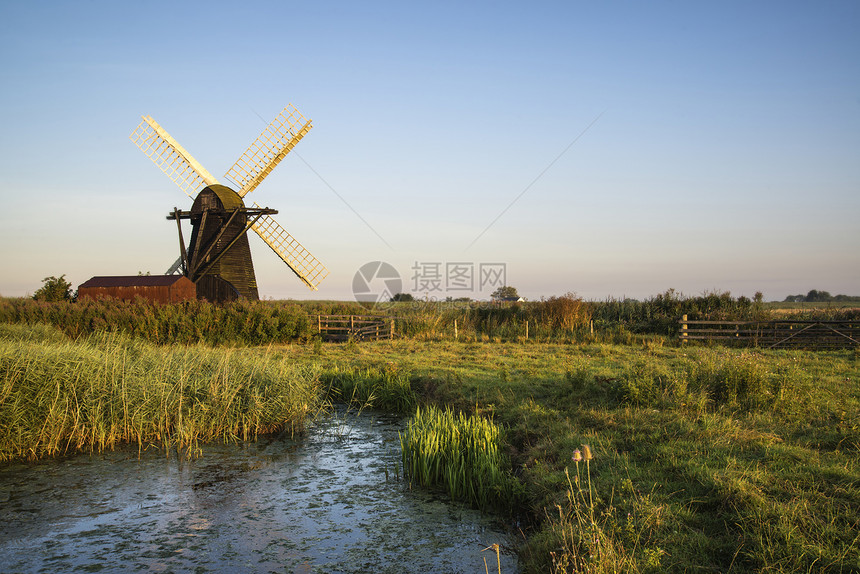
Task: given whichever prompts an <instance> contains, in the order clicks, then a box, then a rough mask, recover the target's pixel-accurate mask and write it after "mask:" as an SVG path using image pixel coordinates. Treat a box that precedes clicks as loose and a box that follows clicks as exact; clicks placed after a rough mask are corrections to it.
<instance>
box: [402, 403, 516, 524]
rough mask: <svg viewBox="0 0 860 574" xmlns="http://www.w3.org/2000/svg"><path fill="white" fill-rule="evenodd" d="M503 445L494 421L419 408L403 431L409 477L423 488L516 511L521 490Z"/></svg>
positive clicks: (447, 411) (486, 505) (475, 503)
mask: <svg viewBox="0 0 860 574" xmlns="http://www.w3.org/2000/svg"><path fill="white" fill-rule="evenodd" d="M501 444H502V439H501V433H500V431H499V428H498V427H497V426H496V425H495V424H494V423H493V421H491V420H488V419H485V418H483V417H480V416H477V415H465V414H464V413H454V411H453V410H451V409H439V408H437V407H434V406H429V407H425V408H420V407H419V408H418V409H417V411H416V412H415V415H414V416H413V417H412V418H411V419H410V421H409V422H408V424H407V427H406V430H405V431H404V432H403V433H401V435H400V446H401V452H402V456H403V469H404V476H406V477H407V478H408V479H409V480H410V481H411V482H413V483H415V484H418V485H421V486H441V487H442V488H444V489H445V491H446V492H447V493H448V494H449V495H450V496H451V498H452V499H453V500H461V501H464V502H467V503H470V504H473V505H475V506H477V507H478V508H481V509H494V510H503V509H506V510H507V511H511V510H515V509H517V508H518V506H519V504H520V502H521V500H519V498H520V494H521V493H520V489H519V488H518V482H517V481H516V479H515V478H513V477H512V476H511V474H510V472H509V470H508V469H509V463H508V461H507V460H506V458H505V457H504V455H503V454H502V453H501V450H500V447H501Z"/></svg>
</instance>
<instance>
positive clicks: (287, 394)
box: [0, 332, 322, 460]
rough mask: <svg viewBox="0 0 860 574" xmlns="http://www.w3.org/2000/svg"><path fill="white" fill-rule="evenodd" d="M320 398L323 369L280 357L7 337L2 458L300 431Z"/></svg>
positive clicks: (0, 374) (110, 339) (181, 445)
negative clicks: (131, 444) (130, 444)
mask: <svg viewBox="0 0 860 574" xmlns="http://www.w3.org/2000/svg"><path fill="white" fill-rule="evenodd" d="M320 395H321V393H320V392H319V380H318V372H317V369H316V368H315V367H311V366H299V365H295V364H293V363H291V362H289V361H287V360H286V359H284V358H279V357H274V356H271V355H262V354H247V353H244V352H241V351H235V350H227V351H215V350H212V349H209V348H206V347H201V346H195V347H180V346H177V347H171V348H163V347H155V346H153V345H151V344H149V343H146V342H145V341H142V340H140V339H132V338H129V337H127V336H125V335H121V334H117V333H104V332H103V333H100V334H96V335H93V336H91V337H89V338H86V339H79V340H77V341H72V340H66V341H64V342H61V343H58V342H56V341H38V340H35V341H34V340H13V339H10V338H8V337H6V338H3V339H0V460H9V459H14V458H30V459H36V458H40V457H43V456H51V455H56V454H62V453H66V452H73V451H76V450H89V451H98V450H103V449H106V448H112V447H114V446H116V445H117V444H120V443H137V444H138V446H139V447H140V448H142V449H143V448H146V447H148V446H149V445H152V444H159V445H161V446H163V447H164V448H168V449H169V448H178V449H190V448H193V447H195V446H196V445H197V444H198V442H201V441H202V442H205V441H212V440H223V441H232V440H239V439H241V440H247V439H252V438H255V437H256V436H258V435H260V434H264V433H271V432H280V431H286V432H290V433H294V432H300V431H302V430H303V429H304V426H305V424H306V422H307V420H308V418H309V417H311V416H313V415H314V414H315V413H316V412H318V411H319V410H320V408H321V407H322V405H321V399H320Z"/></svg>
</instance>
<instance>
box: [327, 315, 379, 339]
mask: <svg viewBox="0 0 860 574" xmlns="http://www.w3.org/2000/svg"><path fill="white" fill-rule="evenodd" d="M317 332H318V333H319V334H320V336H321V337H322V338H323V339H325V340H326V341H348V340H350V339H352V340H354V341H378V340H380V339H393V338H394V318H393V317H380V316H379V315H317Z"/></svg>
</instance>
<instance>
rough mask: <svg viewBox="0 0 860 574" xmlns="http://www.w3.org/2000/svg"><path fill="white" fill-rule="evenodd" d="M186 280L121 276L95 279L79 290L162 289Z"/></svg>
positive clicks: (179, 277)
mask: <svg viewBox="0 0 860 574" xmlns="http://www.w3.org/2000/svg"><path fill="white" fill-rule="evenodd" d="M182 279H185V280H186V281H189V279H188V278H187V277H185V276H184V275H121V276H114V277H93V278H92V279H89V280H87V281H85V282H84V283H81V284H80V285H79V286H78V289H80V288H81V287H83V288H87V287H162V286H165V285H167V286H170V285H173V284H174V283H176V282H177V281H180V280H182Z"/></svg>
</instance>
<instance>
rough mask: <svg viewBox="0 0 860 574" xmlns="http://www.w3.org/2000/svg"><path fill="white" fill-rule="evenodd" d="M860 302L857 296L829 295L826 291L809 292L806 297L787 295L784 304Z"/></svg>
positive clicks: (859, 297)
mask: <svg viewBox="0 0 860 574" xmlns="http://www.w3.org/2000/svg"><path fill="white" fill-rule="evenodd" d="M846 301H848V302H855V301H856V302H860V296H858V295H831V294H830V293H828V292H827V291H818V290H817V289H813V290H811V291H810V292H809V293H807V294H806V295H789V296H788V297H786V298H785V302H786V303H829V302H846Z"/></svg>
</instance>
